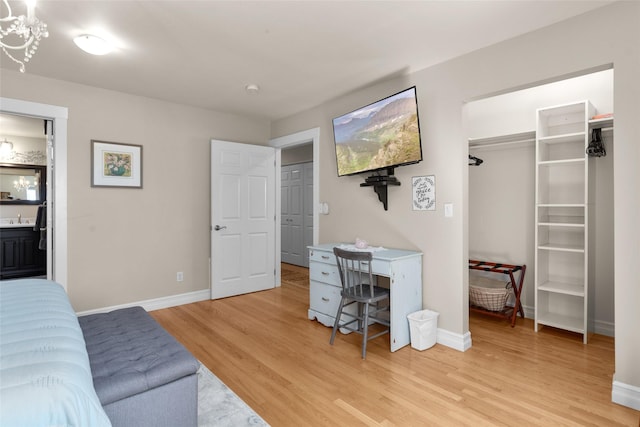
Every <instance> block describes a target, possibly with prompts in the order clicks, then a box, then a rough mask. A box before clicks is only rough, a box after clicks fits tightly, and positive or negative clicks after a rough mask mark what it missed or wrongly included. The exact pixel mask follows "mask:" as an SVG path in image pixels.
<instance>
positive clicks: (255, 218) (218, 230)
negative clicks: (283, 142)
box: [211, 140, 276, 299]
mask: <svg viewBox="0 0 640 427" xmlns="http://www.w3.org/2000/svg"><path fill="white" fill-rule="evenodd" d="M275 152H276V150H275V149H274V148H272V147H265V146H260V145H251V144H240V143H235V142H228V141H216V140H212V141H211V298H212V299H217V298H224V297H228V296H233V295H240V294H245V293H249V292H256V291H261V290H265V289H271V288H273V287H275V228H276V227H275V224H276V220H275V194H276V192H275V185H276V179H275V155H276V154H275Z"/></svg>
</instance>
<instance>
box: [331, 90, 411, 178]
mask: <svg viewBox="0 0 640 427" xmlns="http://www.w3.org/2000/svg"><path fill="white" fill-rule="evenodd" d="M333 135H334V139H335V147H336V160H337V163H338V176H344V175H353V174H357V173H363V172H370V171H375V170H381V169H388V168H392V167H395V166H400V165H406V164H411V163H417V162H419V161H421V160H422V147H421V145H420V125H419V121H418V103H417V99H416V88H415V86H414V87H411V88H409V89H406V90H404V91H402V92H399V93H397V94H395V95H392V96H389V97H387V98H384V99H382V100H380V101H378V102H374V103H373V104H370V105H367V106H366V107H362V108H359V109H357V110H355V111H352V112H351V113H348V114H345V115H343V116H340V117H337V118H335V119H333Z"/></svg>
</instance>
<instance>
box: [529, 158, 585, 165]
mask: <svg viewBox="0 0 640 427" xmlns="http://www.w3.org/2000/svg"><path fill="white" fill-rule="evenodd" d="M584 162H585V159H584V158H581V159H562V160H545V161H542V162H538V165H539V166H555V165H571V164H580V163H584Z"/></svg>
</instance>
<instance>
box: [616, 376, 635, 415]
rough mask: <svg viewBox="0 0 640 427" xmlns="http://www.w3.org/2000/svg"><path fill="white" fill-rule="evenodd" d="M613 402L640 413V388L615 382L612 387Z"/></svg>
mask: <svg viewBox="0 0 640 427" xmlns="http://www.w3.org/2000/svg"><path fill="white" fill-rule="evenodd" d="M611 401H612V402H613V403H617V404H618V405H622V406H626V407H629V408H632V409H635V410H636V411H640V387H636V386H633V385H630V384H625V383H621V382H620V381H613V385H612V387H611Z"/></svg>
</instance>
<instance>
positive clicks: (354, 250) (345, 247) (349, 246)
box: [338, 243, 386, 252]
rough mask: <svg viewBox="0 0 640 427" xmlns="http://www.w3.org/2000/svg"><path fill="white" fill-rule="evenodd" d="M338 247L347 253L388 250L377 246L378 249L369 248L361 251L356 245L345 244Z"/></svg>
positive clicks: (374, 247)
mask: <svg viewBox="0 0 640 427" xmlns="http://www.w3.org/2000/svg"><path fill="white" fill-rule="evenodd" d="M338 247H339V248H340V249H344V250H345V251H353V252H378V251H384V250H386V249H385V248H383V247H382V246H377V247H376V246H367V247H366V248H363V249H360V248H357V247H356V245H354V244H350V245H347V244H345V243H343V244H341V245H340V246H338Z"/></svg>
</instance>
